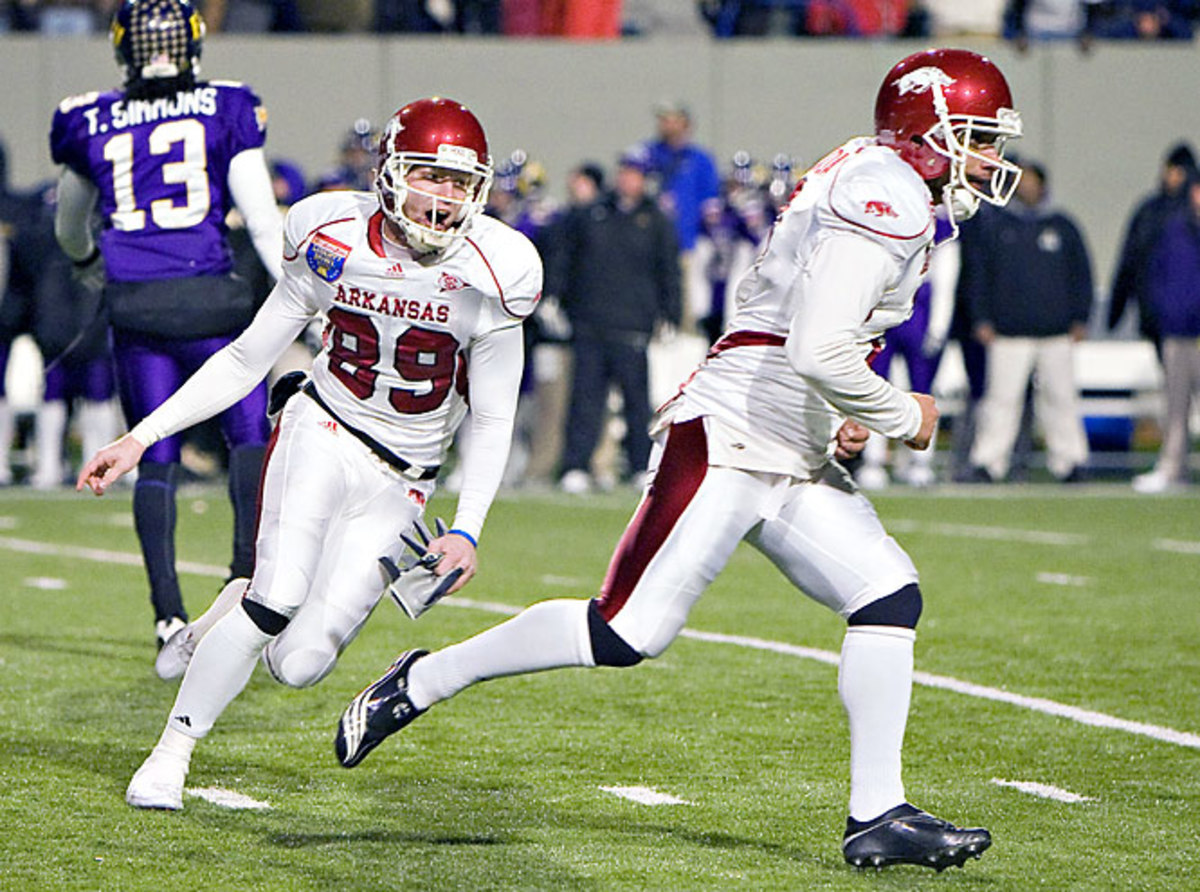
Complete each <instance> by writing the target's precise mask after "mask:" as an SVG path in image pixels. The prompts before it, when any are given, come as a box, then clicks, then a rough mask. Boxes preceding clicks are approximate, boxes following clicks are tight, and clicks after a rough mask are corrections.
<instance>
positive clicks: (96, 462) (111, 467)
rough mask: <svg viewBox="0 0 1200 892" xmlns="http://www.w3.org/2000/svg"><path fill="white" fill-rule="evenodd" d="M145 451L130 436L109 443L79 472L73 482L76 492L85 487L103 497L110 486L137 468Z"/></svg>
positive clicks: (144, 448)
mask: <svg viewBox="0 0 1200 892" xmlns="http://www.w3.org/2000/svg"><path fill="white" fill-rule="evenodd" d="M145 451H146V447H145V446H143V445H142V444H141V443H139V442H138V441H137V440H135V439H134V438H133V436H132V435H131V434H126V435H125V436H123V437H121V438H120V439H119V440H115V441H113V442H112V443H109V444H108V445H107V446H105V447H104V448H103V449H101V450H100V451H99V452H97V453H96V454H95V455H93V456H92V457H91V458H90V459H88V461H87V463H86V464H85V465H84V466H83V468H82V469H81V470H80V471H79V478H78V479H77V480H76V481H75V489H76V491H79V492H82V491H83V488H84V487H85V486H86V487H88V488H89V489H91V491H92V492H94V493H95V494H96V495H98V496H102V495H104V493H105V491H106V490H107V489H108V488H109V487H110V486H112V485H113V484H114V483H116V482H117V481H118V480H120V479H121V477H122V476H124V475H125V474H127V473H128V472H129V471H131V470H133V469H134V468H135V467H137V463H138V462H139V461H140V460H141V458H142V453H143V452H145Z"/></svg>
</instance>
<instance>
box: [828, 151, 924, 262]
mask: <svg viewBox="0 0 1200 892" xmlns="http://www.w3.org/2000/svg"><path fill="white" fill-rule="evenodd" d="M833 176H834V181H833V184H832V186H831V188H830V190H829V206H830V208H831V210H832V211H833V212H834V214H836V215H837V217H838V218H840V219H841V220H842V221H843V222H844V223H847V224H850V225H852V226H854V227H855V228H857V229H860V230H867V231H868V232H869V233H871V234H872V235H875V236H878V237H883V238H886V239H901V240H908V239H920V238H926V237H928V235H929V234H931V233H932V231H933V207H932V198H931V196H930V194H929V189H928V188H927V187H926V186H925V184H924V183H923V182H921V180H920V178H919V177H917V175H916V173H915V172H914V171H913V170H912V168H910V167H909V166H908V165H907V164H905V163H904V162H903V161H901V160H900V159H899V157H898V156H897V155H896V154H895V153H894V152H892V151H891V150H890V149H884V148H878V147H872V148H869V149H864V150H862V151H860V152H857V153H855V154H854V155H853V156H852V157H851V158H848V159H847V160H846V163H845V164H844V165H842V166H841V167H840V168H839V169H838V170H837V171H835V172H834V174H833Z"/></svg>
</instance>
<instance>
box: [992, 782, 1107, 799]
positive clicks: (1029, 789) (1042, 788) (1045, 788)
mask: <svg viewBox="0 0 1200 892" xmlns="http://www.w3.org/2000/svg"><path fill="white" fill-rule="evenodd" d="M992 783H994V784H996V786H999V787H1012V788H1013V789H1014V790H1020V791H1021V792H1022V793H1028V794H1029V795H1030V796H1040V797H1041V798H1042V799H1053V800H1054V801H1055V802H1095V801H1096V798H1095V797H1094V796H1080V795H1079V794H1078V793H1072V792H1071V791H1070V790H1064V789H1063V788H1062V787H1055V786H1053V785H1052V784H1039V783H1037V782H1036V781H1011V780H1002V779H1001V778H998V777H994V778H992Z"/></svg>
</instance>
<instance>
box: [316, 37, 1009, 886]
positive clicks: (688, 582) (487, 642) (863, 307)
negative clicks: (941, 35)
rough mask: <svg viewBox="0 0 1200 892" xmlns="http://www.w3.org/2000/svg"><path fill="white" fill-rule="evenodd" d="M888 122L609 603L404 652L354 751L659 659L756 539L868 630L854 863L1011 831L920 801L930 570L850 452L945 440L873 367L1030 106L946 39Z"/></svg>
mask: <svg viewBox="0 0 1200 892" xmlns="http://www.w3.org/2000/svg"><path fill="white" fill-rule="evenodd" d="M875 126H876V135H875V136H874V137H870V138H859V139H852V140H851V141H849V142H848V143H846V144H845V145H843V146H841V147H840V148H838V149H836V150H834V151H833V152H832V153H831V154H829V155H827V156H826V157H825V158H824V159H822V160H821V161H820V162H818V163H817V164H816V165H815V166H814V167H813V168H812V169H811V170H810V171H808V173H807V174H806V175H805V177H804V178H803V180H802V182H801V183H800V185H799V186H797V188H796V191H795V192H794V193H793V195H792V198H791V200H790V201H789V203H788V204H787V205H786V206H785V207H784V208H783V210H782V211H781V213H780V216H779V218H778V220H777V221H776V223H775V225H774V228H773V230H772V232H771V234H770V236H769V238H768V240H767V241H766V243H765V247H764V248H763V250H762V252H761V255H760V256H759V258H758V260H757V263H756V265H755V266H754V268H753V270H752V271H751V272H750V273H749V274H748V275H747V276H746V278H745V279H743V281H742V282H741V285H740V287H739V288H738V291H737V301H736V310H735V312H734V315H733V318H732V320H731V323H730V325H729V326H728V329H727V333H726V334H725V336H724V337H722V338H721V339H720V341H718V342H717V344H716V345H714V347H713V349H712V351H711V353H710V354H709V356H708V358H707V359H706V360H705V361H704V362H703V363H702V364H701V366H700V367H699V368H698V369H697V370H696V372H695V373H694V374H693V375H692V376H691V377H690V378H689V379H688V380H687V381H685V382H684V384H683V385H682V387H681V388H680V391H679V393H678V395H677V396H675V397H674V398H673V399H671V400H670V401H669V402H668V403H667V404H666V405H665V406H664V407H663V408H662V409H661V410H660V412H659V414H658V417H657V426H656V453H655V460H654V462H653V466H652V475H653V476H652V477H651V479H650V481H649V483H648V486H647V488H646V491H645V493H644V495H643V498H642V501H641V504H640V505H639V506H638V509H637V512H636V513H635V515H634V517H633V519H632V521H631V522H630V524H629V526H628V527H627V529H626V531H625V534H624V536H623V537H622V539H621V541H620V543H619V544H618V546H617V549H616V553H615V554H614V556H613V559H612V563H611V564H610V566H609V570H608V574H607V577H606V579H605V580H604V584H603V586H602V587H601V589H600V594H599V596H598V597H596V598H594V599H592V600H590V601H586V600H579V601H574V600H552V601H544V602H541V603H538V604H534V605H533V606H531V607H529V608H528V609H526V610H525V611H524V612H522V613H521V614H519V615H517V616H516V617H514V618H512V619H510V620H508V621H506V622H504V623H501V624H500V625H498V626H495V627H494V628H492V629H489V630H487V631H485V632H482V633H481V634H479V635H476V636H475V637H473V638H470V639H468V640H466V641H463V642H461V643H459V644H455V645H452V646H450V647H447V648H444V649H442V650H439V651H437V652H435V653H432V654H429V653H426V652H424V651H420V650H414V651H408V652H407V653H404V654H401V656H400V657H399V658H398V659H397V660H396V662H395V663H393V665H392V666H391V668H389V670H388V671H387V672H386V673H385V674H384V675H383V676H382V677H381V678H380V679H379V680H378V681H376V682H375V683H373V684H371V685H370V686H368V687H367V688H366V689H365V690H363V692H362V693H360V694H359V695H358V697H356V698H355V699H354V700H353V701H352V702H351V703H350V705H349V706H348V707H347V709H346V710H345V712H344V713H343V715H342V718H341V720H340V722H339V724H338V728H337V732H336V737H335V747H336V751H337V754H338V757H339V759H340V761H341V762H342V764H343V765H345V766H347V767H352V766H354V765H357V764H358V763H359V762H360V761H361V760H362V759H363V757H364V756H365V755H366V754H367V753H369V752H370V751H371V750H372V749H373V748H374V747H376V746H377V745H378V744H379V743H380V742H381V741H382V740H383V739H385V738H386V737H387V736H388V735H389V734H392V733H394V732H395V731H398V730H400V729H401V728H403V727H405V726H406V725H407V724H408V723H409V722H411V721H412V720H413V719H414V718H416V717H417V716H419V715H421V714H422V713H424V712H425V711H426V710H427V709H429V708H430V707H431V706H433V705H434V704H435V703H437V702H439V701H441V700H445V699H446V698H448V697H450V696H453V695H454V694H456V693H458V692H459V691H461V690H463V689H464V688H466V687H468V686H469V685H471V684H474V683H476V682H479V681H483V680H485V679H491V678H497V677H500V676H506V675H513V674H517V673H524V672H534V671H539V670H543V669H551V668H556V667H564V666H595V665H608V666H630V665H633V664H634V663H637V662H639V661H640V660H642V659H643V658H644V657H655V656H658V655H659V654H660V653H662V652H663V650H664V649H665V648H666V647H667V645H668V644H670V643H671V641H672V640H673V639H674V638H675V636H676V635H678V634H679V632H680V630H681V629H682V628H683V625H684V622H685V621H686V619H687V615H688V611H689V610H690V609H691V607H692V605H693V604H694V603H695V602H696V600H697V599H698V598H699V597H700V595H701V593H703V591H704V590H705V588H706V587H707V585H708V584H709V582H711V581H712V580H713V578H714V577H715V576H716V575H717V573H718V572H719V571H720V570H721V569H722V567H724V566H725V563H726V562H727V561H728V559H729V557H730V555H731V554H732V553H733V550H734V548H735V547H736V546H737V544H738V543H739V542H740V541H742V540H743V539H744V540H746V541H747V542H749V543H750V544H751V545H753V546H754V547H755V548H757V549H758V550H759V551H761V552H762V553H763V554H765V555H766V556H767V558H768V559H769V560H771V562H772V563H774V564H775V565H776V566H777V567H779V569H780V570H781V571H782V572H783V574H784V575H785V576H786V577H787V578H788V579H789V580H791V582H792V583H793V584H794V585H795V586H796V588H797V589H799V590H800V591H801V592H803V593H804V594H806V595H808V596H809V597H811V598H813V599H815V600H817V601H819V602H820V603H822V604H825V605H826V606H828V607H829V608H830V609H831V610H835V611H837V613H838V614H839V615H840V616H842V617H843V618H844V619H845V620H846V622H847V627H848V628H847V632H846V636H845V640H844V644H843V648H842V655H841V665H840V669H839V683H838V688H839V692H840V694H841V698H842V702H843V704H844V705H845V708H846V711H847V713H848V716H849V725H850V747H851V756H850V780H851V790H850V809H849V811H850V816H849V820H848V822H847V828H846V834H845V837H844V840H843V854H844V856H845V858H846V860H847V861H848V862H850V863H851V864H855V865H859V866H877V867H882V866H886V865H890V864H898V863H912V864H921V865H925V866H929V867H933V868H936V869H938V870H941V869H942V868H944V867H946V866H948V865H960V866H961V864H962V863H963V862H964V861H965V860H966V859H967V858H969V857H972V856H978V855H979V854H980V853H981V852H982V851H983V850H984V849H986V848H987V847H988V846H989V845H990V844H991V836H990V835H989V834H988V832H987V831H986V830H983V829H961V828H959V827H956V826H954V825H953V824H950V823H948V822H946V821H942V820H940V819H938V818H935V817H933V816H932V815H930V814H928V813H926V812H924V811H921V810H919V809H917V808H915V807H913V806H912V805H909V804H908V802H907V800H906V797H905V793H904V786H903V783H902V781H901V743H902V741H903V737H904V730H905V724H906V722H907V717H908V705H909V697H910V693H911V687H912V676H913V641H914V638H915V631H914V629H915V626H916V624H917V619H918V617H919V615H920V613H921V608H922V598H921V592H920V588H919V587H918V580H917V571H916V569H915V568H914V567H913V563H912V561H911V560H910V559H909V557H908V555H907V554H905V552H904V551H903V550H902V549H901V548H900V546H899V545H898V544H897V543H896V542H895V540H893V539H892V538H891V537H890V536H888V534H887V533H886V531H885V530H884V528H883V526H882V525H881V523H880V521H879V518H878V517H877V516H876V514H875V511H874V509H873V508H872V506H871V504H870V503H869V502H868V501H867V499H866V498H865V497H864V496H863V495H861V494H860V493H858V492H857V491H856V490H855V488H854V486H853V483H852V481H851V480H850V479H849V477H848V475H847V474H846V472H845V471H844V470H843V468H842V467H841V465H840V464H838V462H837V461H836V458H838V457H842V458H845V457H847V456H848V455H849V454H853V453H854V452H855V451H857V450H859V449H861V446H862V442H863V439H864V438H863V433H864V430H865V429H870V430H873V431H877V432H878V433H880V434H883V435H885V436H888V437H893V438H898V439H901V440H904V441H906V442H907V443H908V444H909V445H910V446H911V447H912V448H914V449H926V448H928V447H929V444H930V441H931V440H932V438H933V435H934V431H935V427H936V423H937V414H938V413H937V408H936V407H935V405H934V400H933V398H932V397H931V396H929V395H928V394H920V393H903V392H901V391H899V390H897V389H896V388H895V387H894V386H893V385H892V384H890V383H889V382H888V381H886V380H884V379H883V378H881V377H879V376H878V375H876V374H875V373H873V372H872V371H871V370H870V368H869V366H868V360H869V359H870V356H871V353H872V350H873V349H874V345H875V343H876V341H877V339H878V338H879V337H880V336H881V335H882V334H883V333H884V331H886V330H887V329H888V328H889V327H891V326H894V325H896V324H898V323H899V322H901V321H902V320H904V319H905V318H906V317H907V316H908V314H909V312H910V311H911V308H912V299H913V292H914V290H915V289H916V287H917V285H918V283H919V282H920V280H921V276H922V273H923V270H924V267H925V263H926V258H927V255H928V251H929V248H930V245H931V242H932V239H933V233H934V217H933V208H934V202H935V201H942V202H945V203H946V205H947V206H948V208H949V210H950V211H951V212H952V214H953V215H954V216H955V217H957V218H958V219H962V218H964V217H966V216H967V215H969V214H970V213H972V212H973V211H974V209H975V208H977V206H978V203H979V202H980V201H987V202H990V203H993V204H997V205H999V204H1003V203H1005V202H1006V201H1007V200H1008V198H1009V196H1010V195H1011V194H1012V189H1013V186H1014V185H1015V181H1016V179H1017V178H1018V177H1019V175H1020V170H1019V168H1017V167H1016V166H1015V165H1013V164H1012V163H1010V162H1007V161H1005V160H1004V159H1003V152H1004V143H1005V141H1006V139H1008V138H1010V137H1015V136H1018V135H1019V134H1020V126H1021V125H1020V118H1019V116H1018V115H1017V112H1016V111H1015V110H1014V109H1013V108H1012V97H1011V95H1010V92H1009V88H1008V85H1007V83H1006V82H1005V79H1004V77H1003V75H1002V74H1001V73H1000V71H999V70H998V69H997V68H996V66H995V65H994V64H993V63H992V62H991V61H989V60H988V59H985V58H983V57H981V56H979V55H976V54H975V53H971V52H966V51H963V50H930V51H926V52H922V53H917V54H915V55H912V56H909V57H908V58H906V59H904V60H902V61H901V62H899V63H898V64H897V65H896V66H895V67H894V68H893V69H892V70H891V72H889V73H888V75H887V77H886V78H885V79H884V82H883V85H882V87H881V88H880V91H879V94H878V98H877V101H876V107H875Z"/></svg>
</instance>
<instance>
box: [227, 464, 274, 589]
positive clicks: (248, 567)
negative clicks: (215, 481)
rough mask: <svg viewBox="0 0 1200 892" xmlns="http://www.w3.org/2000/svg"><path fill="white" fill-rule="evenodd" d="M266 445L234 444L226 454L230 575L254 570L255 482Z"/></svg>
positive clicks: (240, 574) (246, 575)
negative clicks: (230, 515) (230, 514)
mask: <svg viewBox="0 0 1200 892" xmlns="http://www.w3.org/2000/svg"><path fill="white" fill-rule="evenodd" d="M266 452H267V450H266V447H265V446H235V447H234V448H233V449H232V450H230V453H229V501H230V503H231V504H232V505H233V562H232V563H231V564H230V565H229V578H230V579H236V578H237V577H239V576H245V577H246V578H247V579H248V578H250V576H251V575H252V574H253V573H254V538H255V536H256V535H257V534H258V485H259V481H260V479H261V477H262V466H263V456H264V455H266Z"/></svg>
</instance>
